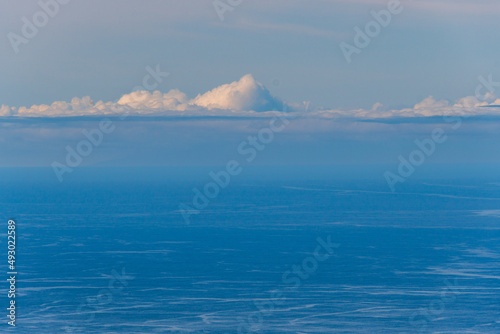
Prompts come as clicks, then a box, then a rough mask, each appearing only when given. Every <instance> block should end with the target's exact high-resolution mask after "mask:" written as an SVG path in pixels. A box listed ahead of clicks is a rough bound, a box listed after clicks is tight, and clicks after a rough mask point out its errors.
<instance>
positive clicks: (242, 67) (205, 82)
mask: <svg viewBox="0 0 500 334" xmlns="http://www.w3.org/2000/svg"><path fill="white" fill-rule="evenodd" d="M47 1H48V0H47ZM387 3H388V1H379V0H373V1H369V0H349V1H347V0H345V1H344V0H340V1H339V0H330V1H328V0H316V1H298V0H286V1H263V0H252V1H242V3H241V4H240V5H239V6H236V7H235V8H234V10H233V11H230V12H227V13H225V16H224V21H223V22H221V21H220V19H219V17H218V16H217V13H216V11H215V9H214V6H213V4H212V1H181V0H179V1H158V0H156V1H154V0H146V1H130V0H120V1H118V0H111V1H96V0H89V1H85V2H82V1H70V2H69V3H68V4H66V5H61V6H60V9H59V12H58V13H57V15H55V17H54V18H50V20H49V22H48V24H47V25H46V26H44V27H42V28H41V29H39V32H38V34H37V35H36V36H35V37H34V38H33V39H31V40H30V41H29V43H28V44H23V45H20V47H19V49H20V52H19V53H18V54H15V53H14V52H13V49H12V47H11V45H10V43H9V40H8V38H7V34H8V33H10V32H13V33H17V34H20V33H21V29H22V26H23V21H22V17H27V18H28V19H30V20H31V18H32V16H33V15H34V14H35V13H36V12H38V11H39V10H40V7H39V5H38V4H37V2H35V1H24V0H21V1H15V2H7V3H5V4H3V6H2V11H1V14H0V22H1V24H0V27H1V34H2V36H3V38H2V39H1V43H2V45H1V48H0V50H1V51H0V63H1V64H2V65H1V67H2V71H1V72H2V83H1V86H0V103H2V104H5V105H9V106H30V105H32V104H50V103H52V102H53V101H61V100H62V101H69V100H71V99H72V98H73V97H83V96H91V97H92V99H94V100H105V101H111V100H114V99H117V98H119V97H120V96H121V95H123V94H125V93H128V92H130V89H131V87H134V86H136V84H137V82H138V81H140V80H141V79H142V77H143V76H144V71H145V67H146V66H148V65H150V66H151V65H156V64H160V65H161V67H162V68H163V69H165V70H166V71H168V72H170V73H171V76H170V77H169V80H168V81H165V82H164V83H163V84H162V85H161V86H160V87H159V89H160V90H162V91H168V90H170V89H173V88H178V89H180V90H181V91H183V92H186V93H187V94H188V96H190V97H195V96H196V95H197V94H200V93H204V92H206V91H208V90H210V89H212V88H214V87H217V86H219V85H221V84H225V83H229V82H232V81H234V80H237V79H239V78H240V77H242V76H243V75H245V74H247V73H251V74H253V75H254V77H255V78H256V79H257V80H258V81H260V82H262V83H263V84H264V85H266V86H267V87H269V88H270V89H271V88H272V90H273V92H274V93H275V94H276V95H278V96H280V97H281V98H283V99H285V100H289V101H290V100H294V101H295V100H297V101H304V100H307V101H313V102H314V103H316V104H318V105H321V106H325V107H328V108H360V107H363V108H368V107H370V106H371V105H373V104H374V103H375V102H381V103H383V104H384V105H388V106H390V107H394V108H395V107H407V106H411V105H414V104H415V103H417V102H419V101H420V100H422V99H423V98H425V97H427V96H429V95H433V96H435V97H436V98H437V99H447V100H456V99H458V98H460V97H463V96H467V95H471V94H470V91H471V90H473V89H474V87H475V85H476V82H477V77H478V76H479V75H487V74H490V73H491V74H497V76H498V74H499V73H498V68H499V65H500V64H499V60H498V57H497V55H498V53H499V51H500V46H499V44H498V43H496V42H495V41H496V37H497V35H496V32H497V31H498V29H499V28H500V26H499V25H500V23H499V21H498V19H497V18H498V15H499V14H500V4H499V3H498V1H494V0H491V1H490V0H480V1H451V0H435V1H401V4H402V6H403V7H404V10H403V12H402V13H401V14H398V15H397V16H394V17H393V20H392V21H391V24H390V25H389V26H388V27H386V28H384V29H383V30H382V32H381V33H380V35H379V36H377V37H376V38H374V40H373V41H372V42H371V44H370V45H369V46H368V47H367V48H366V49H364V50H363V52H362V53H361V54H360V55H357V56H355V57H353V59H354V60H353V62H352V63H351V64H347V63H346V61H345V59H344V58H343V55H342V52H341V51H340V48H339V43H341V42H352V39H353V38H354V34H355V33H354V30H353V29H354V27H355V26H359V27H362V28H363V27H364V26H365V24H366V23H367V22H369V21H370V20H372V16H371V15H370V12H371V11H372V10H375V11H379V10H383V9H385V8H387ZM273 83H274V84H273Z"/></svg>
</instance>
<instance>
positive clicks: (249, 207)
mask: <svg viewBox="0 0 500 334" xmlns="http://www.w3.org/2000/svg"><path fill="white" fill-rule="evenodd" d="M194 186H203V183H199V182H198V181H196V182H195V181H193V182H187V181H182V180H181V181H166V180H161V181H158V180H156V181H155V180H136V181H128V182H117V181H116V180H113V179H110V180H102V179H101V180H86V181H85V182H83V181H82V182H68V183H65V184H62V185H59V184H54V183H53V182H45V181H40V182H35V181H34V180H33V179H30V180H24V181H23V180H20V179H16V180H11V181H6V180H3V181H2V189H3V191H2V195H1V198H0V200H1V211H0V213H1V219H2V220H3V221H4V223H2V225H0V228H2V229H3V230H0V238H1V239H2V240H1V243H0V245H1V247H2V248H3V249H2V250H1V254H2V255H3V256H2V257H3V258H4V260H1V259H0V270H1V271H2V272H3V273H5V276H6V272H7V254H6V253H7V249H6V240H7V235H6V234H7V220H8V219H9V218H15V219H16V222H17V235H18V239H17V259H16V261H17V271H18V277H17V279H18V281H17V296H16V305H17V326H16V327H15V328H10V326H8V325H7V317H6V315H7V311H6V308H7V307H8V299H7V296H6V294H7V292H6V290H7V287H8V285H7V282H6V281H4V286H3V288H2V289H3V290H2V291H4V292H3V293H2V296H1V298H0V303H1V307H0V309H3V310H4V311H3V312H4V313H5V315H2V318H3V319H4V320H3V323H2V324H0V332H5V333H10V332H16V333H238V332H240V333H248V332H261V333H499V332H500V303H499V302H498V301H499V298H500V265H499V261H500V243H499V241H500V229H499V228H500V184H498V183H495V181H494V180H489V181H488V180H481V181H478V180H471V181H466V180H460V181H457V180H435V179H434V180H431V181H425V180H419V181H415V182H413V183H410V182H409V183H408V184H405V185H404V186H402V187H401V189H400V190H399V191H398V193H391V192H390V191H389V190H388V188H387V185H386V184H384V183H383V182H381V181H380V180H378V181H333V180H323V181H322V180H310V181H307V180H300V181H299V180H276V181H272V182H271V181H269V180H266V181H262V180H261V181H259V180H258V179H244V180H240V181H238V182H236V181H235V182H234V183H232V184H231V185H230V186H229V187H227V188H226V189H224V190H223V191H221V193H220V195H219V196H218V197H217V198H215V199H213V200H212V201H211V202H210V204H209V205H208V207H207V208H206V209H204V210H201V211H200V213H199V214H197V215H193V216H192V219H191V223H190V224H189V225H187V224H186V222H185V221H184V220H183V219H182V215H181V214H180V212H179V207H178V206H179V203H186V204H189V203H190V201H191V198H192V192H191V189H192V188H193V187H194ZM1 226H3V227H1ZM318 238H320V239H321V240H323V241H327V240H328V239H329V238H330V240H331V242H332V243H335V244H337V245H336V246H335V248H334V250H333V251H332V252H331V253H328V252H327V250H326V248H321V252H322V253H323V254H328V255H329V256H328V257H327V258H326V259H322V260H321V261H318V260H316V261H314V260H312V259H315V257H314V252H315V251H316V250H317V248H318V245H321V243H320V242H319V241H318ZM304 263H305V264H306V265H309V267H308V271H304V270H302V271H301V272H300V275H299V274H296V273H295V274H294V273H293V270H294V269H293V268H294V266H296V267H295V268H297V267H299V268H301V267H302V268H303V266H304ZM287 272H288V274H289V275H288V276H286V279H284V274H285V273H287ZM277 296H279V298H278V297H277Z"/></svg>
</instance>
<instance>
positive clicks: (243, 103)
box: [191, 74, 283, 111]
mask: <svg viewBox="0 0 500 334" xmlns="http://www.w3.org/2000/svg"><path fill="white" fill-rule="evenodd" d="M191 104H192V105H195V106H199V107H205V108H207V109H209V110H212V109H226V110H234V111H246V110H254V111H270V110H280V109H281V108H282V106H283V103H282V102H281V101H280V100H279V99H276V98H274V97H273V96H272V95H271V93H270V92H269V91H268V90H267V88H265V87H264V86H263V85H262V84H261V83H259V82H257V81H255V79H254V78H253V76H252V75H251V74H247V75H245V76H244V77H243V78H241V79H240V80H239V81H235V82H233V83H230V84H226V85H222V86H220V87H217V88H215V89H213V90H211V91H209V92H207V93H205V94H203V95H198V96H197V97H196V98H195V99H194V100H193V101H192V102H191Z"/></svg>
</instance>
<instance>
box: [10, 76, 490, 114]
mask: <svg viewBox="0 0 500 334" xmlns="http://www.w3.org/2000/svg"><path fill="white" fill-rule="evenodd" d="M308 106H309V103H305V102H302V103H285V102H283V101H282V100H280V99H279V98H277V97H275V96H273V95H272V94H271V92H270V91H269V90H268V89H267V88H266V87H264V86H263V85H262V84H261V83H259V82H258V81H256V80H255V79H254V78H253V76H252V75H250V74H247V75H245V76H243V77H242V78H241V79H240V80H238V81H235V82H232V83H230V84H225V85H222V86H219V87H216V88H214V89H213V90H211V91H208V92H206V93H204V94H200V95H198V96H196V97H195V98H193V99H190V98H188V96H187V95H186V94H185V93H183V92H181V91H179V90H177V89H173V90H171V91H169V92H167V93H162V92H160V91H154V92H149V91H135V92H132V93H130V94H125V95H123V96H122V97H121V98H120V99H119V100H118V101H117V102H103V101H98V102H95V103H94V101H92V99H91V98H90V97H88V96H86V97H83V98H77V97H75V98H73V99H72V100H71V102H65V101H56V102H54V103H52V104H51V105H43V104H42V105H33V106H31V107H29V108H28V107H19V108H17V107H9V106H6V105H2V106H1V107H0V116H3V117H71V116H99V115H108V116H111V115H115V116H123V115H135V116H186V117H189V116H226V117H227V116H233V117H238V116H240V117H252V116H266V115H269V114H271V113H276V112H278V113H287V114H294V115H296V114H300V115H301V116H310V117H319V118H341V117H350V118H360V119H370V118H391V117H432V116H444V115H462V116H464V115H470V116H475V115H500V99H497V98H496V97H495V95H494V94H492V93H487V94H485V95H483V96H468V97H464V98H461V99H459V100H458V101H456V102H450V101H445V100H440V101H437V100H435V99H434V98H433V97H432V96H430V97H427V98H426V99H424V100H423V101H421V102H419V103H417V104H416V105H415V106H413V107H412V108H404V109H399V110H391V109H386V108H384V106H383V105H382V104H380V103H375V104H374V105H373V107H372V108H371V109H369V110H365V109H357V110H336V109H328V108H321V107H316V108H312V109H311V108H309V107H308Z"/></svg>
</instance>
